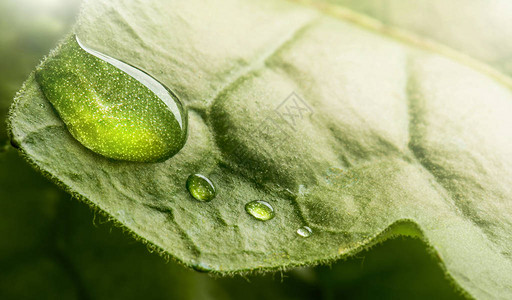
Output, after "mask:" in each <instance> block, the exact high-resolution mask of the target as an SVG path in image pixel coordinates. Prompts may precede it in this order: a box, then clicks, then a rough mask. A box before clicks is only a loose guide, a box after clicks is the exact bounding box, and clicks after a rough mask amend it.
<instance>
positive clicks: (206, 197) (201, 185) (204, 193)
mask: <svg viewBox="0 0 512 300" xmlns="http://www.w3.org/2000/svg"><path fill="white" fill-rule="evenodd" d="M186 186H187V190H188V192H189V193H190V195H191V196H192V197H194V198H195V199H196V200H199V201H203V202H208V201H211V200H212V199H213V198H215V195H216V194H217V193H216V191H215V186H214V185H213V182H211V180H210V179H208V178H207V177H205V176H203V175H201V174H192V175H190V176H189V177H188V179H187V183H186Z"/></svg>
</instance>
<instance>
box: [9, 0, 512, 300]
mask: <svg viewBox="0 0 512 300" xmlns="http://www.w3.org/2000/svg"><path fill="white" fill-rule="evenodd" d="M365 20H366V19H364V18H361V17H360V16H358V15H356V14H352V13H348V12H347V11H344V12H343V13H340V12H339V11H338V9H337V7H330V6H322V7H321V8H318V7H316V5H309V6H307V5H299V4H294V3H291V2H285V1H261V0H259V1H250V0H247V1H235V0H231V1H207V2H205V1H187V2H176V3H167V2H165V1H156V0H155V1H152V2H150V3H147V2H143V1H140V2H138V1H131V2H129V3H123V2H122V1H119V2H117V1H115V2H109V3H105V2H100V1H98V3H96V2H95V1H90V2H89V3H88V4H87V5H85V6H84V9H83V11H82V14H81V16H80V19H79V22H78V24H77V26H76V27H75V31H76V34H77V35H78V36H79V37H80V38H81V40H83V41H85V43H86V44H87V45H89V46H90V47H91V48H93V49H96V50H98V51H101V52H102V53H105V54H107V55H109V56H112V57H115V58H118V59H120V60H123V61H126V62H128V63H130V64H132V65H135V66H137V67H140V68H141V69H143V70H146V71H147V72H148V73H150V74H152V75H153V76H155V77H156V78H157V79H158V80H159V81H161V82H162V83H164V84H165V85H167V86H168V87H170V88H171V89H172V90H174V91H175V92H176V93H177V94H178V96H179V97H180V99H182V100H183V102H184V104H185V106H186V107H187V108H188V109H189V124H190V130H189V138H188V141H187V143H186V145H185V146H184V148H183V149H182V150H181V151H180V152H179V153H178V154H177V155H176V156H174V157H172V158H171V159H169V160H167V161H165V162H163V163H154V164H137V163H127V162H120V161H111V160H108V159H106V158H103V157H101V156H99V155H97V154H94V153H92V152H91V151H89V150H87V149H86V148H84V147H83V146H82V145H81V144H80V143H78V142H77V141H76V140H74V139H73V138H72V137H71V135H70V134H69V132H68V131H67V129H66V127H65V126H64V124H63V123H62V121H61V120H60V119H59V118H58V117H57V115H56V114H55V112H54V111H53V110H52V108H51V106H50V105H49V103H48V102H47V101H46V99H45V98H44V97H43V96H42V94H41V91H40V88H39V86H38V85H37V84H36V83H35V81H34V77H33V76H31V77H30V78H29V79H28V81H27V82H26V84H25V86H24V87H23V89H22V91H21V92H20V94H19V96H18V98H17V100H16V103H15V104H14V106H13V107H12V110H11V118H10V122H11V123H10V125H11V130H12V132H11V135H12V140H13V142H14V144H17V145H19V147H20V149H21V150H22V152H23V153H24V155H25V156H26V157H27V158H28V159H29V160H30V161H31V162H32V163H33V164H34V165H35V166H36V167H37V168H39V169H40V170H41V171H42V172H43V173H45V174H47V175H48V176H49V177H51V178H52V179H53V180H55V181H56V182H58V183H59V184H60V185H61V186H63V187H64V188H66V189H67V190H68V191H69V192H71V193H72V194H73V195H76V196H77V197H80V198H82V199H84V200H86V201H88V202H89V203H90V204H92V205H94V206H95V207H98V208H99V209H101V210H102V211H104V212H106V213H107V214H109V215H110V216H112V217H113V218H114V219H116V220H117V221H118V222H119V223H121V224H122V225H124V226H125V227H126V228H128V229H129V230H130V231H132V232H133V233H134V235H136V236H138V237H139V238H140V239H142V240H143V241H145V242H148V243H150V244H151V245H153V246H154V247H155V248H156V249H158V250H159V251H161V252H163V253H165V254H169V255H171V256H173V257H175V258H176V259H178V260H179V261H181V262H182V263H184V264H186V265H188V266H191V267H194V268H196V269H200V270H206V271H211V272H217V273H223V274H224V273H232V272H241V271H248V270H256V269H282V268H287V267H292V266H298V265H309V264H317V263H320V262H325V261H329V260H334V259H337V258H340V257H343V256H346V255H349V254H353V253H356V252H358V251H361V250H362V249H364V248H366V247H368V246H370V245H372V244H374V243H377V242H379V241H382V240H384V239H386V238H388V237H390V236H393V235H397V234H401V235H412V236H420V237H422V238H423V239H424V240H425V241H426V242H427V243H428V244H429V246H430V247H431V248H432V251H433V252H434V253H436V255H437V256H438V257H439V259H440V260H441V261H442V262H443V265H444V268H445V269H446V272H447V274H448V275H449V276H450V277H451V278H452V279H453V280H454V281H455V282H456V283H457V284H458V285H459V286H460V287H462V288H463V289H465V290H466V291H467V292H468V293H469V294H471V295H472V296H474V297H477V298H507V297H510V295H511V294H512V278H511V276H510V274H512V259H511V256H512V253H511V250H510V249H512V240H511V239H510V235H511V233H512V223H511V222H510V220H511V216H512V205H511V203H512V202H510V197H511V194H512V193H511V190H510V186H512V185H511V184H512V156H511V155H510V154H511V153H512V141H511V139H510V135H509V130H510V128H512V122H511V120H510V118H509V115H510V113H511V112H512V101H511V100H512V93H511V91H510V86H511V85H510V83H509V82H510V79H509V78H507V77H504V76H502V75H500V74H498V73H497V72H495V71H493V70H491V69H490V68H488V67H486V66H484V65H481V64H480V63H478V62H475V61H473V60H471V59H469V58H467V57H465V56H463V55H460V54H457V53H455V52H453V51H451V50H447V49H446V48H443V47H441V46H438V45H435V44H433V43H427V42H424V41H422V40H421V39H419V38H417V37H414V36H411V35H409V34H403V32H393V31H390V32H389V31H386V32H388V33H389V35H387V34H385V32H384V31H380V28H379V27H372V25H371V24H372V23H371V22H366V21H365ZM55 51H56V52H54V53H53V54H52V55H56V53H58V51H59V48H57V49H56V50H55ZM285 100H286V102H283V101H285ZM292 104H295V105H292ZM297 105H300V107H299V108H301V110H300V113H301V114H299V110H297ZM289 113H294V114H295V118H294V119H291V118H290V114H289ZM193 173H200V174H204V175H207V176H208V178H210V179H211V180H212V181H213V182H214V184H215V186H216V189H217V196H216V198H215V199H214V200H212V201H211V202H208V203H201V202H198V201H195V200H194V199H192V198H191V197H190V195H189V194H188V192H187V190H186V188H185V182H186V180H187V177H188V176H189V175H190V174H193ZM253 200H263V201H266V202H268V203H270V204H271V205H272V206H273V208H274V210H275V217H274V218H273V219H272V220H270V221H266V222H260V221H257V220H255V219H254V218H252V217H250V216H249V215H248V214H246V213H245V211H244V206H245V204H246V203H247V202H250V201H253ZM302 226H309V227H310V228H312V230H313V234H312V235H311V236H310V237H308V238H302V237H300V236H298V235H297V234H296V230H297V229H298V228H300V227H302Z"/></svg>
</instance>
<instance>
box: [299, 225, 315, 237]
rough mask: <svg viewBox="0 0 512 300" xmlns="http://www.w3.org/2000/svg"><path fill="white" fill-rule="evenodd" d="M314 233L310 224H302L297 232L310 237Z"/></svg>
mask: <svg viewBox="0 0 512 300" xmlns="http://www.w3.org/2000/svg"><path fill="white" fill-rule="evenodd" d="M312 233H313V230H311V228H309V227H308V226H302V227H301V228H299V229H297V234H298V235H300V236H301V237H305V238H307V237H310V236H311V234H312Z"/></svg>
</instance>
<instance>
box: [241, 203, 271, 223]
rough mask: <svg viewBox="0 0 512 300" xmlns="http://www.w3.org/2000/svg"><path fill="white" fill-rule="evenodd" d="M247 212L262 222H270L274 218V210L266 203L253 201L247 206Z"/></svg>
mask: <svg viewBox="0 0 512 300" xmlns="http://www.w3.org/2000/svg"><path fill="white" fill-rule="evenodd" d="M245 211H246V212H247V213H248V214H250V215H251V216H253V217H254V218H256V219H258V220H260V221H268V220H270V219H272V218H273V217H274V208H272V205H270V204H269V203H267V202H265V201H261V200H256V201H251V202H249V203H247V204H246V205H245Z"/></svg>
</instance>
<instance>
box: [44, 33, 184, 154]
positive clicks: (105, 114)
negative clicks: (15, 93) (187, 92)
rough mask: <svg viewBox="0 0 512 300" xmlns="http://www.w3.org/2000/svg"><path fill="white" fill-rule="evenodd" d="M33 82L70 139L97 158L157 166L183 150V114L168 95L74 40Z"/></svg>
mask: <svg viewBox="0 0 512 300" xmlns="http://www.w3.org/2000/svg"><path fill="white" fill-rule="evenodd" d="M36 80H37V82H38V83H39V85H40V87H41V90H42V91H43V93H44V95H45V96H46V98H47V99H48V101H49V102H50V103H51V104H52V106H53V107H54V108H55V110H56V111H57V113H58V114H59V116H60V117H61V119H62V121H63V122H64V123H65V124H66V126H67V128H68V130H69V132H70V133H71V135H73V137H75V138H76V139H77V140H78V141H79V142H80V143H82V144H83V145H84V146H85V147H87V148H89V149H91V150H92V151H94V152H96V153H99V154H102V155H104V156H106V157H109V158H113V159H119V160H128V161H137V162H156V161H163V160H165V159H167V158H169V157H171V156H173V155H174V154H176V153H177V152H178V151H179V150H180V149H181V148H182V147H183V145H184V144H185V140H186V138H187V116H186V112H185V110H184V109H183V107H182V105H181V103H180V101H179V99H178V97H177V96H176V95H175V94H174V93H173V92H172V91H171V90H169V89H168V88H167V87H165V86H164V85H163V84H162V83H160V82H159V81H157V80H156V79H155V78H153V77H151V76H150V75H148V74H147V73H145V72H143V71H141V70H139V69H137V68H135V67H133V66H131V65H129V64H126V63H124V62H122V61H119V60H117V59H114V58H112V57H110V56H107V55H105V54H102V53H100V52H98V51H95V50H92V49H89V48H87V47H85V46H84V45H83V44H81V42H80V41H79V40H78V38H76V37H71V38H70V39H69V40H68V41H66V42H65V43H64V44H63V45H62V46H61V48H60V49H59V51H58V52H57V54H56V55H54V56H51V57H50V58H48V59H47V60H46V61H45V63H44V64H43V65H42V66H41V67H40V68H38V69H37V71H36Z"/></svg>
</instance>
